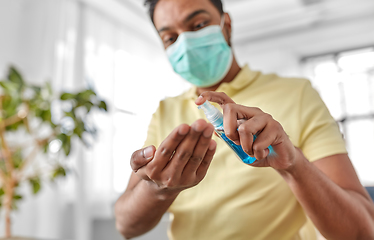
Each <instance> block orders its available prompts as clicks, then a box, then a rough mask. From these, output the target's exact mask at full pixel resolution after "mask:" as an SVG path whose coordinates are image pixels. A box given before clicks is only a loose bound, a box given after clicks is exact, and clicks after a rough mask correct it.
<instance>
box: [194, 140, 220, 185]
mask: <svg viewBox="0 0 374 240" xmlns="http://www.w3.org/2000/svg"><path fill="white" fill-rule="evenodd" d="M216 149H217V143H216V141H214V140H213V139H212V140H210V143H209V148H208V151H207V152H206V154H205V156H204V159H203V161H201V164H200V166H199V168H198V169H197V171H196V177H197V178H198V180H199V181H201V180H202V179H203V178H204V177H205V175H206V173H207V171H208V168H209V166H210V163H211V162H212V160H213V156H214V154H215V153H216Z"/></svg>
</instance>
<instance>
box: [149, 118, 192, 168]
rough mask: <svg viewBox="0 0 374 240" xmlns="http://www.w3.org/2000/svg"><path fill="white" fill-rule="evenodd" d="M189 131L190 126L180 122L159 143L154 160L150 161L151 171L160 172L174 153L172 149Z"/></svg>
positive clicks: (175, 147)
mask: <svg viewBox="0 0 374 240" xmlns="http://www.w3.org/2000/svg"><path fill="white" fill-rule="evenodd" d="M189 131H190V126H188V125H187V124H182V125H180V126H179V127H177V128H175V129H174V130H173V131H172V132H171V133H170V134H169V136H167V137H166V139H165V140H164V141H163V142H162V143H161V144H160V146H159V148H158V150H157V151H156V154H155V160H154V161H153V162H152V164H151V165H152V166H153V172H161V171H162V169H164V168H165V166H166V165H167V164H168V162H169V161H170V159H171V157H172V156H173V154H174V151H175V150H176V149H177V147H178V146H179V144H180V143H181V142H182V141H183V139H184V138H185V137H186V136H187V134H188V133H189Z"/></svg>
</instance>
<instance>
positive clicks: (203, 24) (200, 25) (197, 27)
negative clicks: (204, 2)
mask: <svg viewBox="0 0 374 240" xmlns="http://www.w3.org/2000/svg"><path fill="white" fill-rule="evenodd" d="M206 24H207V22H202V23H200V24H198V25H196V26H195V29H200V28H203V27H205V26H206Z"/></svg>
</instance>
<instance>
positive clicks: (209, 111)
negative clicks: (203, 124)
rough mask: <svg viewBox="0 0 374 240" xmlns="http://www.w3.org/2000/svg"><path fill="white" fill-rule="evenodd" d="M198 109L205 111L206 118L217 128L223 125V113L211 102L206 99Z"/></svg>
mask: <svg viewBox="0 0 374 240" xmlns="http://www.w3.org/2000/svg"><path fill="white" fill-rule="evenodd" d="M198 109H202V110H203V111H204V113H205V116H206V118H207V119H208V121H209V122H210V123H211V124H213V126H214V127H215V128H217V127H221V126H223V114H222V113H221V112H220V111H219V110H218V109H217V108H216V107H214V106H213V105H212V104H210V102H208V101H205V103H203V104H202V105H200V106H198Z"/></svg>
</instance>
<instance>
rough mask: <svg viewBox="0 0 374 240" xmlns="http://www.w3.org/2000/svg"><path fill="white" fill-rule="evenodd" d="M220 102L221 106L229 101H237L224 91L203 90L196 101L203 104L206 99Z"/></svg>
mask: <svg viewBox="0 0 374 240" xmlns="http://www.w3.org/2000/svg"><path fill="white" fill-rule="evenodd" d="M207 100H208V101H210V102H215V103H218V104H219V105H220V106H221V107H222V106H223V105H225V104H227V103H235V102H234V100H232V99H231V98H230V97H229V96H227V95H226V93H223V92H211V91H209V92H203V93H202V94H201V95H200V96H199V97H198V98H197V99H196V101H195V103H196V104H197V105H201V104H203V103H204V102H205V101H207Z"/></svg>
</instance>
